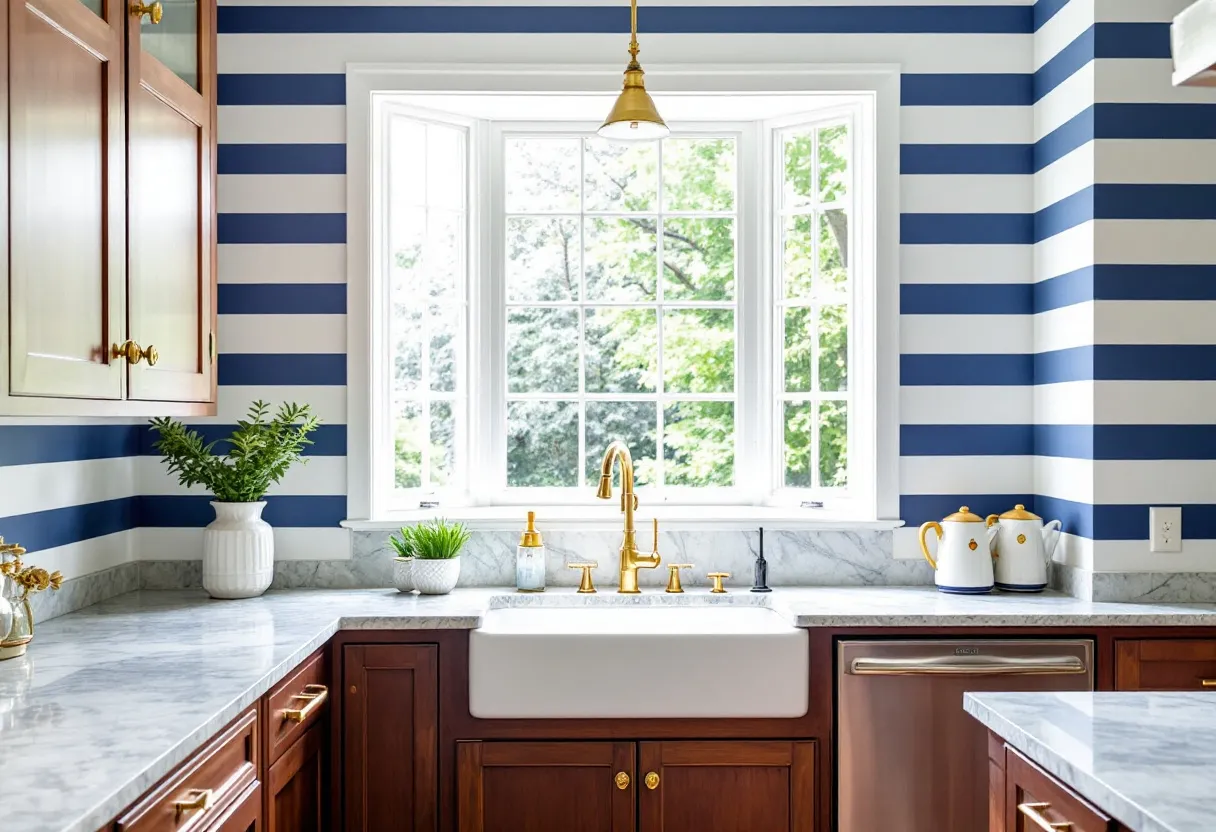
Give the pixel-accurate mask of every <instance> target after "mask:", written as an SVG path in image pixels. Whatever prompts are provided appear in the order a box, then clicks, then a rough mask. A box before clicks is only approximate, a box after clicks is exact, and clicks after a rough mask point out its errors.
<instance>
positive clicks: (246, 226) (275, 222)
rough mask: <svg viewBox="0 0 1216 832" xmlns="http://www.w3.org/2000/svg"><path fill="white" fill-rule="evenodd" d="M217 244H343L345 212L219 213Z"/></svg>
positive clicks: (344, 237) (344, 238)
mask: <svg viewBox="0 0 1216 832" xmlns="http://www.w3.org/2000/svg"><path fill="white" fill-rule="evenodd" d="M217 219H218V231H217V234H216V238H217V239H218V240H219V242H220V243H221V244H228V245H231V244H243V243H271V244H295V243H304V244H309V243H317V244H325V243H345V242H346V214H220V215H219V216H218V218H217Z"/></svg>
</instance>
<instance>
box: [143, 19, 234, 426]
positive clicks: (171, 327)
mask: <svg viewBox="0 0 1216 832" xmlns="http://www.w3.org/2000/svg"><path fill="white" fill-rule="evenodd" d="M128 9H129V12H130V17H129V19H128V30H127V38H128V44H129V49H128V66H127V100H128V108H129V109H128V120H127V124H128V145H127V169H128V182H129V189H130V193H129V202H128V206H129V207H128V228H129V253H130V256H129V264H130V276H129V283H128V286H129V296H128V304H127V308H128V313H129V317H128V321H129V326H128V337H129V338H130V339H132V340H133V341H135V342H136V343H138V344H139V345H140V346H141V347H142V348H143V351H144V359H143V360H142V361H140V362H137V363H135V364H132V365H131V366H130V370H129V372H130V379H129V389H130V397H131V398H133V399H146V400H154V401H187V402H207V401H214V389H215V388H214V378H215V373H214V366H215V365H214V350H213V343H214V342H213V337H214V331H215V323H214V311H215V298H214V291H215V281H214V277H213V274H214V260H215V255H214V244H215V209H214V203H215V198H214V188H213V184H212V171H213V165H214V159H215V144H214V142H215V87H216V80H215V35H214V32H215V0H156V2H151V3H139V2H131V3H130V5H129V6H128Z"/></svg>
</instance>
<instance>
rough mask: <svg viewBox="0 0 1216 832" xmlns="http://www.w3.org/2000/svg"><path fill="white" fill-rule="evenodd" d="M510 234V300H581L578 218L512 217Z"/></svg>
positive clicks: (507, 231)
mask: <svg viewBox="0 0 1216 832" xmlns="http://www.w3.org/2000/svg"><path fill="white" fill-rule="evenodd" d="M506 233H507V267H506V276H507V277H506V279H507V298H508V299H510V300H512V301H529V300H539V301H561V300H578V297H579V285H578V284H579V245H580V241H579V232H578V220H577V219H574V218H572V217H554V218H543V219H542V218H532V217H512V218H511V219H508V220H507V226H506Z"/></svg>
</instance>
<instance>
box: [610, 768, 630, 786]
mask: <svg viewBox="0 0 1216 832" xmlns="http://www.w3.org/2000/svg"><path fill="white" fill-rule="evenodd" d="M612 782H614V783H616V787H617V788H618V789H620V790H621V791H625V789H627V788H629V775H628V774H626V773H625V772H623V771H618V772H617V773H616V777H614V778H612Z"/></svg>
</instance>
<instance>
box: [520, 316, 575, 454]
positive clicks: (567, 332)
mask: <svg viewBox="0 0 1216 832" xmlns="http://www.w3.org/2000/svg"><path fill="white" fill-rule="evenodd" d="M578 352H579V349H578V310H575V309H518V308H517V309H511V310H509V311H508V312H507V389H508V390H510V391H511V392H512V393H576V392H578ZM577 455H578V454H577V452H576V453H575V456H577ZM576 470H577V469H576Z"/></svg>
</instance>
